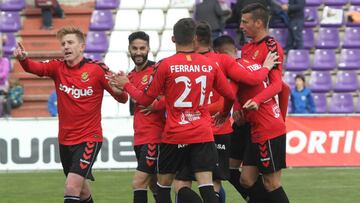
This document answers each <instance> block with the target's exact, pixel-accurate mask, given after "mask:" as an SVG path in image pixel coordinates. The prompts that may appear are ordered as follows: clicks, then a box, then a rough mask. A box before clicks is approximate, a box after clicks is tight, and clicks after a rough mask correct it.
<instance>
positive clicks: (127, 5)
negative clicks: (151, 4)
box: [119, 0, 145, 11]
mask: <svg viewBox="0 0 360 203" xmlns="http://www.w3.org/2000/svg"><path fill="white" fill-rule="evenodd" d="M144 5H145V0H136V1H134V0H121V1H120V5H119V9H136V10H138V11H140V10H142V9H143V8H144Z"/></svg>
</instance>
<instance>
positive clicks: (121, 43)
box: [108, 31, 131, 52]
mask: <svg viewBox="0 0 360 203" xmlns="http://www.w3.org/2000/svg"><path fill="white" fill-rule="evenodd" d="M130 34H131V32H130V31H113V32H112V33H111V35H110V42H109V50H108V51H109V52H118V51H122V52H127V51H128V46H129V40H128V37H129V35H130Z"/></svg>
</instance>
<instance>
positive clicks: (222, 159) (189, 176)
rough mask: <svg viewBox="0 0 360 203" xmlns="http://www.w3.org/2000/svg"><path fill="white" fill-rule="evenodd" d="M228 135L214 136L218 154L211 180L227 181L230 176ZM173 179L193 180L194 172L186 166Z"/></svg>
mask: <svg viewBox="0 0 360 203" xmlns="http://www.w3.org/2000/svg"><path fill="white" fill-rule="evenodd" d="M230 135H231V134H225V135H215V136H214V137H215V147H216V150H217V154H218V158H219V161H218V164H217V165H216V167H215V168H214V170H213V171H212V172H213V179H214V180H228V179H229V176H230V171H229V154H230V150H229V147H230ZM175 179H177V180H185V181H189V180H192V181H194V180H195V176H194V172H193V171H192V170H191V169H190V168H189V167H187V166H185V167H184V168H182V169H181V171H179V172H178V173H177V174H176V177H175Z"/></svg>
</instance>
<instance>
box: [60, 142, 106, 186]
mask: <svg viewBox="0 0 360 203" xmlns="http://www.w3.org/2000/svg"><path fill="white" fill-rule="evenodd" d="M101 145H102V142H83V143H81V144H77V145H70V146H67V145H61V144H60V145H59V148H60V159H61V164H62V166H63V171H64V174H65V176H67V175H68V174H69V173H70V172H71V173H76V174H78V175H81V176H82V177H84V178H86V179H90V180H92V181H94V180H95V179H94V176H93V175H92V173H91V169H92V166H93V164H94V162H95V160H96V157H97V155H98V153H99V151H100V148H101Z"/></svg>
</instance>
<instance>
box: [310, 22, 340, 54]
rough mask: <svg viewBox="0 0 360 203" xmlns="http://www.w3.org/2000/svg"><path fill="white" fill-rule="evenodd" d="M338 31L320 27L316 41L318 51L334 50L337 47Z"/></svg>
mask: <svg viewBox="0 0 360 203" xmlns="http://www.w3.org/2000/svg"><path fill="white" fill-rule="evenodd" d="M339 44H340V39H339V30H338V29H337V28H330V27H321V28H320V29H319V32H318V37H317V40H316V48H318V49H336V48H338V47H339Z"/></svg>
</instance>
